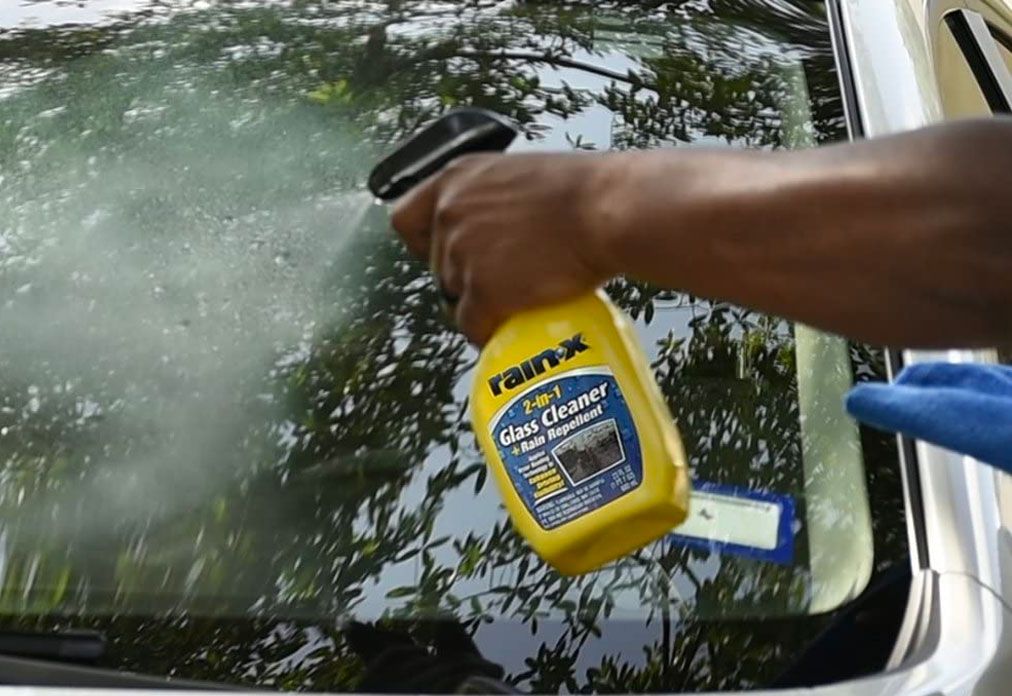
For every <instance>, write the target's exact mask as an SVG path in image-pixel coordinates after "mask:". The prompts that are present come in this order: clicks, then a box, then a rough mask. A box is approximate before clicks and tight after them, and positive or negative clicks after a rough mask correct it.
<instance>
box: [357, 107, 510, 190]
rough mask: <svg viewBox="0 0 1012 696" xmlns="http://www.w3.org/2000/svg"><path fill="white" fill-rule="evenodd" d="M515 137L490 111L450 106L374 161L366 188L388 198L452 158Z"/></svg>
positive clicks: (496, 147) (495, 148) (498, 146)
mask: <svg viewBox="0 0 1012 696" xmlns="http://www.w3.org/2000/svg"><path fill="white" fill-rule="evenodd" d="M516 136H517V129H516V127H515V126H514V125H513V124H512V123H510V121H509V120H507V119H506V118H505V117H503V116H500V115H499V114H497V113H495V112H493V111H488V110H486V109H478V108H472V107H467V108H459V109H454V110H452V111H450V112H449V113H447V114H446V115H444V116H443V117H441V118H439V119H438V120H436V121H435V122H434V123H432V124H431V125H429V126H428V127H426V128H425V129H424V130H422V131H421V132H419V133H418V134H416V135H415V136H413V137H412V138H410V139H409V140H407V141H405V142H404V143H402V144H401V145H400V146H399V147H398V148H397V149H396V150H395V151H394V152H393V153H392V154H390V155H389V156H388V157H386V158H385V159H383V161H381V162H380V163H379V164H377V165H376V166H375V167H374V168H373V170H372V173H371V174H370V175H369V181H368V185H369V190H370V191H371V192H372V193H373V195H374V196H376V197H377V198H379V199H381V200H384V201H388V200H392V199H394V198H397V197H399V196H402V195H404V194H405V193H407V192H408V191H409V190H411V189H412V188H413V187H414V186H415V185H417V184H419V183H421V182H422V181H423V180H424V179H426V178H427V177H429V176H431V175H432V174H435V173H436V172H437V171H439V170H440V169H441V168H442V167H443V166H445V165H446V164H447V163H448V162H450V161H451V160H453V159H455V158H456V157H459V156H460V155H464V154H469V153H473V152H501V151H503V150H505V149H506V148H507V147H509V145H510V143H512V142H513V139H514V138H515V137H516Z"/></svg>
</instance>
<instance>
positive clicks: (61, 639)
mask: <svg viewBox="0 0 1012 696" xmlns="http://www.w3.org/2000/svg"><path fill="white" fill-rule="evenodd" d="M105 646H106V641H105V635H104V634H102V633H101V632H99V631H88V630H76V629H75V630H67V631H53V632H52V633H33V632H29V631H0V655H13V656H17V657H29V658H35V659H39V660H53V661H57V662H95V661H97V660H98V659H99V658H101V657H102V656H103V655H105Z"/></svg>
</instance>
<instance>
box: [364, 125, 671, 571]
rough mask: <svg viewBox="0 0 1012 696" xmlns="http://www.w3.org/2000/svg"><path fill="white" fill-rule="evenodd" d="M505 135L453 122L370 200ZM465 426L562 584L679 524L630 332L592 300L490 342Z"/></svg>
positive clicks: (419, 147)
mask: <svg viewBox="0 0 1012 696" xmlns="http://www.w3.org/2000/svg"><path fill="white" fill-rule="evenodd" d="M515 134H516V131H515V129H514V128H513V127H512V125H511V124H510V123H509V122H508V121H506V120H505V119H503V118H502V117H501V116H499V115H498V114H494V113H492V112H488V111H484V110H481V109H457V110H454V111H452V112H450V113H449V114H447V115H446V116H444V117H443V118H441V119H439V120H438V121H436V123H434V124H433V125H432V126H429V127H428V128H427V129H425V130H424V131H422V132H421V133H419V134H418V135H416V136H414V137H413V138H412V139H410V140H409V141H407V142H406V143H405V144H403V145H402V146H401V147H400V148H399V149H398V150H397V151H396V152H395V153H394V154H393V155H391V156H390V157H388V158H386V159H385V160H383V162H381V163H380V164H379V165H377V167H376V169H374V171H373V173H372V175H371V176H370V179H369V187H370V189H371V190H372V192H373V193H374V194H376V195H377V196H378V197H380V198H382V199H391V198H396V197H397V196H399V195H401V194H403V193H405V192H406V191H407V190H409V189H410V188H411V187H412V186H414V185H415V184H416V183H418V182H420V181H421V180H423V179H424V178H425V177H427V176H429V175H430V174H432V173H434V172H435V171H436V170H438V169H439V168H440V167H442V166H443V165H444V164H446V163H447V162H448V161H450V160H451V159H453V158H454V157H456V156H458V155H460V154H463V153H465V152H476V151H499V150H503V149H505V148H506V147H507V146H508V145H509V143H510V142H511V141H512V140H513V138H514V136H515ZM471 420H472V424H473V427H474V432H475V435H476V437H477V439H478V444H479V445H480V446H481V450H482V452H483V454H484V455H485V459H486V460H487V462H488V466H489V468H490V469H491V471H492V474H493V477H494V478H495V481H496V483H497V484H498V487H499V490H500V493H501V494H502V497H503V501H504V503H505V505H506V509H507V510H508V511H509V514H510V517H511V519H512V520H513V524H514V526H515V527H516V529H517V531H519V532H520V534H521V535H523V537H524V538H525V539H527V541H528V542H529V543H530V545H531V546H532V547H533V548H534V550H535V551H536V552H537V553H538V555H539V556H541V558H543V559H544V560H545V561H547V562H548V563H550V564H551V565H552V566H554V567H555V568H556V569H558V570H559V571H560V572H562V573H564V574H567V575H576V574H579V573H585V572H588V571H591V570H594V569H596V568H599V567H601V566H602V565H604V564H605V563H608V562H609V561H612V560H615V559H616V558H619V557H620V556H623V555H625V554H627V553H629V552H631V551H634V550H635V549H637V548H639V547H641V546H643V545H644V544H646V543H648V542H650V541H653V540H655V539H657V538H659V537H661V536H663V535H664V534H665V533H667V532H668V531H670V530H671V529H672V528H673V527H675V526H676V525H678V524H679V523H681V522H682V520H684V519H685V516H686V514H687V512H688V505H689V481H688V472H687V469H686V465H685V455H684V452H683V450H682V444H681V440H680V438H679V436H678V432H677V430H676V429H675V426H674V423H673V422H672V419H671V415H670V413H669V412H668V408H667V406H666V404H665V403H664V401H663V399H662V397H661V394H660V391H659V389H658V387H657V384H656V382H655V381H654V379H653V375H652V373H651V371H650V367H649V365H648V364H647V362H646V359H645V356H644V354H643V350H642V348H641V347H640V346H639V345H638V341H637V339H636V335H635V332H634V329H633V327H632V324H631V323H630V321H629V319H628V318H627V317H626V316H625V314H623V313H622V312H621V311H620V310H619V309H618V308H616V307H615V306H614V305H613V304H612V303H611V301H610V300H608V298H607V297H606V296H605V294H604V293H603V292H602V291H600V290H597V291H594V292H590V293H587V294H585V295H583V296H581V297H578V298H575V299H573V300H570V301H567V302H563V303H561V304H556V305H552V306H546V307H540V308H537V309H533V310H529V311H525V312H521V313H519V314H517V315H515V316H513V317H511V318H509V319H508V320H507V321H506V322H505V323H503V324H502V325H501V326H500V327H499V328H498V329H497V330H496V332H495V334H494V335H493V336H492V338H491V339H490V340H489V342H488V343H487V344H486V345H485V347H484V348H483V349H482V352H481V356H480V357H479V359H478V363H477V366H476V369H475V377H474V384H473V387H472V391H471Z"/></svg>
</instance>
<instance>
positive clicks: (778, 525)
mask: <svg viewBox="0 0 1012 696" xmlns="http://www.w3.org/2000/svg"><path fill="white" fill-rule="evenodd" d="M692 495H693V499H692V500H691V502H690V506H689V518H688V519H687V520H686V522H685V523H684V524H683V525H682V527H680V529H683V530H688V529H690V528H692V529H694V530H695V533H693V534H691V535H690V534H679V533H677V532H675V533H672V534H669V535H668V540H669V542H670V543H672V544H675V545H678V546H692V547H695V548H702V549H708V550H710V551H716V552H718V553H727V554H732V555H736V556H746V557H749V558H755V559H757V560H761V561H768V562H770V563H777V564H779V565H790V564H791V563H793V562H794V515H795V511H794V508H795V506H794V498H792V497H791V496H789V495H786V494H783V493H767V492H764V491H754V490H750V489H748V488H744V487H742V486H730V485H725V484H719V483H712V482H709V481H693V482H692ZM743 511H744V512H743ZM693 518H697V519H693ZM764 518H765V519H764ZM767 524H768V525H769V534H768V535H765V536H766V539H763V543H762V544H760V543H759V542H758V541H755V540H756V539H757V538H758V537H757V534H756V531H757V529H756V528H757V527H766V526H767ZM744 525H748V527H746V526H744ZM758 536H759V537H761V536H764V535H758ZM749 539H751V540H753V541H752V542H751V543H749V542H748V541H747V540H749Z"/></svg>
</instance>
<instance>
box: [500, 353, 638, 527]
mask: <svg viewBox="0 0 1012 696" xmlns="http://www.w3.org/2000/svg"><path fill="white" fill-rule="evenodd" d="M491 435H492V440H493V441H494V442H495V443H496V447H497V448H498V450H499V456H500V458H501V459H502V462H503V465H504V466H505V467H506V472H507V473H508V474H509V478H510V481H511V482H512V483H513V487H514V488H515V489H516V492H517V494H518V495H519V496H520V499H521V500H523V501H524V505H526V507H527V510H528V511H529V512H530V513H531V515H532V516H533V517H534V519H536V520H537V522H538V524H539V525H541V527H542V528H544V529H554V528H555V527H558V526H559V525H562V524H565V523H567V522H571V521H572V520H575V519H577V518H578V517H582V516H583V515H586V514H588V513H590V512H593V511H594V510H597V509H598V508H600V507H602V506H604V505H607V504H608V503H610V502H612V501H613V500H616V499H617V498H620V497H621V496H623V495H625V494H626V493H628V492H629V491H631V490H634V489H635V488H636V487H637V486H639V485H640V483H642V481H643V459H642V454H641V452H640V442H639V437H638V436H637V434H636V428H635V427H634V426H633V420H632V414H631V413H629V406H628V404H627V403H626V401H625V398H624V397H623V396H622V391H621V390H620V389H619V387H618V382H616V381H615V376H614V375H613V374H612V372H611V370H609V369H608V368H607V367H592V368H581V369H576V370H570V371H568V372H565V373H563V374H561V375H560V376H558V377H555V378H553V379H549V380H545V381H544V382H540V383H539V384H537V385H535V386H533V387H531V388H530V389H527V390H526V391H524V392H523V393H521V394H520V395H518V396H516V397H514V398H513V399H512V400H511V401H510V402H509V403H508V404H506V405H505V406H503V408H502V409H500V411H499V412H498V413H497V414H496V416H495V417H494V418H493V419H492V423H491Z"/></svg>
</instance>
